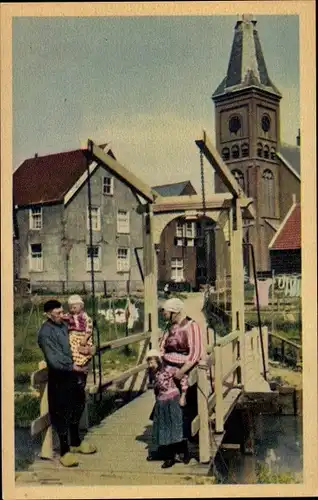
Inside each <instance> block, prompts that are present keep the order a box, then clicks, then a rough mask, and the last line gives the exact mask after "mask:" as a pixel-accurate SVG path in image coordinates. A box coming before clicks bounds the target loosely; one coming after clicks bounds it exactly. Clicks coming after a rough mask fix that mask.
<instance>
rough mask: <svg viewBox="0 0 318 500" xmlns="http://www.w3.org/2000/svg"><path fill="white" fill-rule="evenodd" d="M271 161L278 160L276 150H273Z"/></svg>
mask: <svg viewBox="0 0 318 500" xmlns="http://www.w3.org/2000/svg"><path fill="white" fill-rule="evenodd" d="M271 160H273V161H275V160H276V150H275V148H271Z"/></svg>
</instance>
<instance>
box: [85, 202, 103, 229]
mask: <svg viewBox="0 0 318 500" xmlns="http://www.w3.org/2000/svg"><path fill="white" fill-rule="evenodd" d="M91 216H92V230H93V231H100V226H101V223H100V207H92V208H91ZM87 229H88V230H89V229H90V222H89V208H88V207H87Z"/></svg>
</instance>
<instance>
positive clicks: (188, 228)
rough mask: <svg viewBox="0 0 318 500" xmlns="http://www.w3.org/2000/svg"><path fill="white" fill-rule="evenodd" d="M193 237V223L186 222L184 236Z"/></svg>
mask: <svg viewBox="0 0 318 500" xmlns="http://www.w3.org/2000/svg"><path fill="white" fill-rule="evenodd" d="M194 237H195V225H194V222H187V223H186V238H194Z"/></svg>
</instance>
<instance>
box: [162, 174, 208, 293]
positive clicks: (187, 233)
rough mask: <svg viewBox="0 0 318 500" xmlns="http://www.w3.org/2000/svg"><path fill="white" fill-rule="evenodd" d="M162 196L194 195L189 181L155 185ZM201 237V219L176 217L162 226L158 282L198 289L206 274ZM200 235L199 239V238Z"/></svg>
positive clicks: (205, 261) (205, 260) (194, 191)
mask: <svg viewBox="0 0 318 500" xmlns="http://www.w3.org/2000/svg"><path fill="white" fill-rule="evenodd" d="M152 189H153V190H154V191H157V193H158V194H160V195H161V196H163V197H173V196H186V195H190V196H191V195H196V194H197V192H196V190H195V189H194V187H193V186H192V184H191V182H190V181H184V182H178V183H174V184H165V185H163V186H154V187H153V188H152ZM200 237H202V220H197V221H193V220H186V219H185V217H177V218H175V219H173V220H172V221H171V222H169V223H168V224H167V225H166V227H165V228H164V229H163V231H162V234H161V237H160V244H159V245H158V248H157V259H158V260H157V263H158V282H159V287H161V288H163V286H164V285H165V284H166V283H171V284H176V283H178V284H179V285H178V286H180V287H183V286H184V287H186V288H192V289H197V288H199V286H200V284H203V283H205V281H206V277H207V259H206V253H205V246H204V245H203V240H202V239H200ZM198 238H199V239H198Z"/></svg>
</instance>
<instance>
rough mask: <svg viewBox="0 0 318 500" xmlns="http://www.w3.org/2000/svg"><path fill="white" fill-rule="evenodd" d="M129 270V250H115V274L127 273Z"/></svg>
mask: <svg viewBox="0 0 318 500" xmlns="http://www.w3.org/2000/svg"><path fill="white" fill-rule="evenodd" d="M129 268H130V259H129V249H128V248H118V249H117V272H119V273H122V272H128V271H129Z"/></svg>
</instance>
